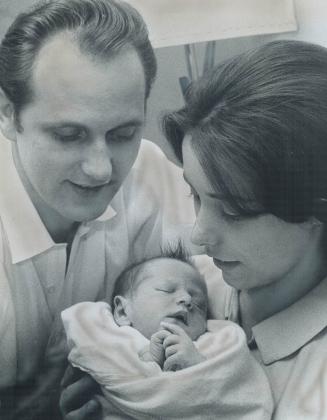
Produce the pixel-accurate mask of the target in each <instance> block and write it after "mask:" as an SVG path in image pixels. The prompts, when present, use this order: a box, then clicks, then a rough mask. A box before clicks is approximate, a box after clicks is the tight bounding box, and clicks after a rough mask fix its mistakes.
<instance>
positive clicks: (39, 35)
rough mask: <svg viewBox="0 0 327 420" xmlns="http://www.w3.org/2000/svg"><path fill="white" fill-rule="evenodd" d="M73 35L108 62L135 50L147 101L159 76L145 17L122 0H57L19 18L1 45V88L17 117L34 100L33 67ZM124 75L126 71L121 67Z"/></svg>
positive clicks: (40, 5)
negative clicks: (57, 39) (43, 52)
mask: <svg viewBox="0 0 327 420" xmlns="http://www.w3.org/2000/svg"><path fill="white" fill-rule="evenodd" d="M63 31H68V32H71V33H72V34H73V36H74V39H76V42H77V44H78V46H79V48H80V50H81V51H82V52H84V53H86V54H90V55H92V56H94V57H96V58H99V59H101V58H103V59H106V58H109V57H110V56H112V55H113V54H115V53H116V52H118V51H120V50H121V48H123V47H124V46H127V47H128V46H129V47H132V48H134V49H135V50H136V52H137V54H138V56H139V58H140V61H141V63H142V65H143V68H144V75H145V83H146V98H147V97H148V96H149V93H150V89H151V86H152V83H153V81H154V79H155V75H156V69H157V65H156V59H155V56H154V52H153V49H152V46H151V44H150V41H149V38H148V32H147V28H146V25H145V23H144V21H143V19H142V17H141V15H140V14H139V13H138V12H137V11H136V10H135V9H134V8H133V7H131V6H130V5H129V4H127V3H125V2H122V1H119V0H55V1H45V2H41V3H38V4H37V5H36V6H35V7H33V8H32V9H31V10H30V11H28V12H26V13H22V14H20V15H18V16H17V18H16V19H15V21H14V22H13V24H12V25H11V26H10V28H9V29H8V31H7V33H6V35H5V37H4V39H3V40H2V43H1V45H0V87H1V88H2V89H3V91H4V92H5V93H6V95H7V97H8V99H10V101H11V102H12V103H13V106H14V109H15V113H16V115H18V114H19V112H20V111H21V110H22V108H23V107H24V105H26V104H27V103H29V102H31V100H32V98H33V92H32V88H31V78H32V71H33V64H34V62H35V59H36V57H37V54H38V52H39V50H40V49H41V47H42V46H43V45H44V43H45V42H46V41H47V39H49V38H50V37H51V36H53V35H55V34H57V33H59V32H63ZM122 71H124V69H122Z"/></svg>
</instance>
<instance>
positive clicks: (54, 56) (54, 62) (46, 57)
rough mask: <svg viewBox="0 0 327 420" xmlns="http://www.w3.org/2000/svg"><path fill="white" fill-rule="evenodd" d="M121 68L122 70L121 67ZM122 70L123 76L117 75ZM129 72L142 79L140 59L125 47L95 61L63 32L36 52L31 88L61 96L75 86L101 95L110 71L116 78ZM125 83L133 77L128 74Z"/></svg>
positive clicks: (94, 57) (133, 51) (73, 39)
mask: <svg viewBox="0 0 327 420" xmlns="http://www.w3.org/2000/svg"><path fill="white" fill-rule="evenodd" d="M126 63H127V64H129V66H126ZM122 64H125V66H124V67H122ZM122 68H124V72H121V69H122ZM129 68H130V69H131V70H133V73H135V72H136V73H140V74H142V78H144V70H143V66H142V64H141V61H140V58H139V56H138V54H137V52H136V51H135V49H133V48H132V47H129V46H125V47H123V48H122V49H121V50H120V51H118V52H112V54H106V55H104V57H102V58H101V59H99V58H97V56H96V55H93V54H91V53H86V52H83V51H81V49H80V47H79V44H78V41H77V38H76V35H74V34H73V33H70V32H69V31H63V32H59V33H57V34H56V35H54V36H52V37H51V38H49V39H48V40H47V41H46V42H45V43H44V45H43V46H42V48H41V49H40V51H39V53H38V55H37V56H36V59H35V63H34V67H33V73H32V75H33V77H32V84H33V87H34V89H36V90H37V89H40V90H44V89H48V90H57V89H58V88H60V89H62V91H63V92H65V91H66V89H65V88H66V87H67V88H71V87H72V86H76V87H78V86H79V87H80V89H81V90H83V91H85V90H87V89H98V90H99V92H101V89H102V88H103V84H104V82H105V81H106V80H107V79H108V78H109V77H110V74H111V72H112V71H115V70H119V72H118V76H119V73H126V72H128V69H129ZM116 73H117V72H116ZM115 76H116V77H117V74H115ZM125 79H126V81H125V83H128V81H129V80H130V79H133V75H132V74H129V76H128V77H125ZM86 82H87V83H86ZM118 82H119V81H118ZM82 84H83V85H82ZM36 93H37V92H36Z"/></svg>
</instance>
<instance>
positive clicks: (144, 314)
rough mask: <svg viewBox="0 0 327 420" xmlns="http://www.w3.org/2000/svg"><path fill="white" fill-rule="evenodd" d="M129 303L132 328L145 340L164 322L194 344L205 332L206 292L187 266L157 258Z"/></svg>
mask: <svg viewBox="0 0 327 420" xmlns="http://www.w3.org/2000/svg"><path fill="white" fill-rule="evenodd" d="M138 275H139V276H141V277H142V280H140V281H139V282H138V281H137V285H136V287H135V290H133V292H132V295H131V297H130V298H129V299H128V300H129V305H128V309H127V312H128V313H127V315H128V317H129V320H130V322H131V325H132V326H133V327H134V328H136V329H137V330H138V331H139V332H141V333H142V334H143V335H144V336H145V337H147V338H151V335H152V334H154V333H155V332H157V331H159V329H160V323H161V322H168V323H172V324H176V325H179V326H180V327H181V328H182V329H183V330H184V331H185V332H186V333H187V334H188V335H189V337H190V338H191V339H192V340H196V339H197V338H198V337H199V336H200V335H202V334H203V333H204V332H205V331H206V326H207V310H208V301H207V289H206V285H205V283H204V280H203V279H202V278H201V277H200V275H199V273H198V272H197V271H196V270H195V269H194V268H193V267H192V266H190V265H189V264H186V263H185V262H182V261H178V260H174V259H170V258H158V259H155V260H152V261H149V262H148V263H146V265H145V267H144V268H143V270H142V271H141V273H139V274H138Z"/></svg>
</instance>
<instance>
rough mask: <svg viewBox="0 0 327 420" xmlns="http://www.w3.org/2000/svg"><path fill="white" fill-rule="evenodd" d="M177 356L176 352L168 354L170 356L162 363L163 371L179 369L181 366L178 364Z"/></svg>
mask: <svg viewBox="0 0 327 420" xmlns="http://www.w3.org/2000/svg"><path fill="white" fill-rule="evenodd" d="M178 359H179V358H178V356H177V353H175V354H173V355H172V356H170V357H168V358H167V359H166V360H165V363H164V365H163V370H164V371H165V372H168V371H176V370H179V369H181V366H179V361H178Z"/></svg>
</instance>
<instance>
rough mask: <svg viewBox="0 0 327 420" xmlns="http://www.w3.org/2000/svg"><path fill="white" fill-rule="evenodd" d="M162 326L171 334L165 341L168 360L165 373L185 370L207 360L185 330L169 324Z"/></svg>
mask: <svg viewBox="0 0 327 420" xmlns="http://www.w3.org/2000/svg"><path fill="white" fill-rule="evenodd" d="M161 326H162V327H163V328H164V329H165V330H166V331H167V332H169V333H170V334H169V335H168V336H167V337H166V338H165V339H164V340H163V347H164V350H165V359H166V360H165V362H164V365H163V370H164V371H168V370H180V369H185V368H187V367H190V366H194V365H197V364H198V363H200V362H203V361H204V360H206V358H205V357H204V356H202V354H200V353H199V351H198V350H197V348H196V347H195V345H194V343H193V341H192V340H191V338H190V337H189V336H188V335H187V334H186V332H185V331H184V330H183V328H181V327H180V326H178V325H175V324H169V323H168V322H162V323H161Z"/></svg>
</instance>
